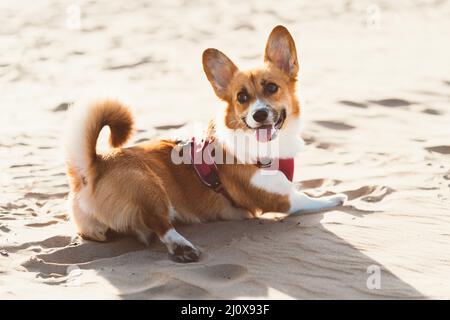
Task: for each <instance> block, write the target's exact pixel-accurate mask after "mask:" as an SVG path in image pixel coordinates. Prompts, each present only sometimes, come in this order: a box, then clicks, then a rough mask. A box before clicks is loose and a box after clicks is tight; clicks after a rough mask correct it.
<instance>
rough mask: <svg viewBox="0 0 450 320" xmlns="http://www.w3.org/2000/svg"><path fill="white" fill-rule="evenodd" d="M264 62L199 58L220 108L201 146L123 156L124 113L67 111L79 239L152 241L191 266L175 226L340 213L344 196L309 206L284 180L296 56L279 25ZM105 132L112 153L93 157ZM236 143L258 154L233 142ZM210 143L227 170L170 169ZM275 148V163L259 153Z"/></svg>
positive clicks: (129, 126) (213, 52) (129, 151)
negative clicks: (249, 66) (244, 66)
mask: <svg viewBox="0 0 450 320" xmlns="http://www.w3.org/2000/svg"><path fill="white" fill-rule="evenodd" d="M264 62H265V64H264V67H262V68H258V69H253V70H250V71H241V70H239V69H238V68H237V67H236V65H235V64H234V63H233V62H232V61H231V60H230V59H229V58H228V57H227V56H226V55H225V54H223V53H222V52H220V51H219V50H217V49H211V48H210V49H207V50H205V51H204V53H203V68H204V71H205V73H206V76H207V78H208V80H209V82H210V83H211V85H212V87H213V89H214V92H215V94H216V95H217V97H218V98H219V99H221V100H222V101H223V102H225V106H224V108H223V109H222V110H221V111H220V112H219V113H218V115H217V117H216V118H215V119H213V120H212V121H211V122H210V124H209V126H208V128H207V130H206V135H205V137H204V139H203V141H202V140H196V141H194V140H191V141H188V142H183V143H181V142H180V141H176V140H158V141H151V142H147V143H143V144H138V145H135V146H132V147H128V148H123V147H121V146H122V145H123V144H124V143H125V142H126V141H127V140H128V139H129V138H130V136H131V134H132V131H133V117H132V114H131V112H130V110H129V108H128V107H127V106H125V105H124V104H122V103H120V102H118V101H116V100H111V99H110V100H108V99H107V100H102V101H97V102H94V103H92V104H90V105H88V106H87V108H81V109H79V110H74V111H73V112H74V114H73V115H71V116H70V121H71V125H70V129H69V140H68V141H67V143H66V148H67V152H66V155H67V157H66V166H67V175H68V177H69V181H70V193H69V204H70V211H71V216H72V219H73V221H74V222H75V224H76V226H77V228H78V232H79V234H80V235H81V236H82V237H83V238H86V239H91V240H96V241H106V240H107V236H106V233H107V231H108V230H109V229H111V230H113V231H115V232H118V233H126V234H133V235H135V236H137V237H138V238H139V239H140V240H141V241H142V242H144V243H146V244H149V242H150V241H151V239H152V237H153V236H154V235H156V236H157V237H158V238H159V239H160V240H161V241H162V242H163V243H164V244H165V245H166V247H167V249H168V254H169V257H170V258H171V259H172V260H173V261H176V262H195V261H198V260H199V257H200V255H201V253H200V250H199V249H197V248H196V247H195V246H194V245H193V244H192V243H191V242H190V241H188V240H187V239H185V238H184V237H183V236H182V235H180V234H179V233H178V232H177V231H176V230H175V227H174V225H176V223H177V222H183V223H196V222H206V221H215V220H239V219H249V218H255V217H258V216H259V215H261V214H262V213H264V212H284V213H288V214H297V213H300V212H305V211H317V210H322V209H326V208H331V207H335V206H339V205H342V204H343V203H344V202H345V201H346V200H347V197H346V196H345V195H343V194H336V195H332V196H327V197H322V198H311V197H309V196H307V195H306V194H304V193H301V192H299V191H298V190H297V189H296V188H295V185H294V184H293V183H292V181H291V180H292V173H293V171H292V170H293V158H294V156H295V155H296V154H297V152H298V151H299V150H300V148H301V146H302V144H303V140H302V139H301V137H300V115H301V112H300V104H299V100H298V98H297V95H296V81H297V74H298V71H299V64H298V58H297V51H296V46H295V43H294V40H293V38H292V36H291V35H290V33H289V32H288V30H287V29H286V28H285V27H283V26H277V27H275V28H274V29H273V30H272V32H271V33H270V36H269V38H268V41H267V44H266V48H265V54H264ZM104 126H109V128H110V131H111V134H110V140H109V142H110V145H111V147H112V148H111V149H110V150H109V151H108V152H106V153H101V154H98V153H97V151H96V143H97V138H98V136H99V133H100V131H101V129H102V128H103V127H104ZM236 137H238V138H239V137H240V138H242V137H243V138H244V140H245V141H246V142H247V143H246V144H247V145H250V146H252V145H256V146H259V147H260V149H261V150H262V151H261V150H260V151H255V150H256V149H258V148H247V147H246V146H245V145H244V146H242V145H239V144H237V143H236ZM238 140H239V139H238ZM211 143H214V148H215V151H216V153H218V152H219V151H220V152H222V153H223V154H225V155H226V156H227V158H228V159H233V160H234V162H233V163H231V164H229V163H218V162H217V163H216V162H214V161H213V162H212V163H208V164H204V163H202V162H200V164H199V163H194V161H192V158H191V162H190V163H176V161H174V154H175V155H176V154H179V152H180V150H181V151H183V150H184V147H185V146H190V147H191V149H190V150H191V151H192V150H197V151H198V150H200V151H203V150H204V149H205V146H206V147H207V146H208V145H212V144H211ZM274 149H276V155H275V156H274V154H273V152H272V153H271V151H268V150H272V151H273V150H274ZM190 155H191V156H194V155H195V152H192V153H191V154H190ZM277 159H279V160H280V161H279V163H281V162H282V161H284V162H285V163H287V170H281V169H279V168H275V170H274V169H273V168H272V169H271V168H269V167H270V164H271V162H272V161H273V162H277V161H276V160H277ZM261 160H265V161H261ZM262 162H265V163H266V165H261V163H262ZM267 164H269V165H267ZM285 167H286V166H285Z"/></svg>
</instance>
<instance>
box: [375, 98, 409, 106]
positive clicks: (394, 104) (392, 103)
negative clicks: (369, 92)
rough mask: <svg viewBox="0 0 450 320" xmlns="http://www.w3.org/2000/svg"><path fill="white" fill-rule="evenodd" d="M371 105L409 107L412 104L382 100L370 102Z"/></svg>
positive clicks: (401, 100) (393, 99)
mask: <svg viewBox="0 0 450 320" xmlns="http://www.w3.org/2000/svg"><path fill="white" fill-rule="evenodd" d="M369 102H370V103H374V104H378V105H380V106H384V107H407V106H409V105H411V104H412V102H409V101H406V100H403V99H397V98H391V99H381V100H369Z"/></svg>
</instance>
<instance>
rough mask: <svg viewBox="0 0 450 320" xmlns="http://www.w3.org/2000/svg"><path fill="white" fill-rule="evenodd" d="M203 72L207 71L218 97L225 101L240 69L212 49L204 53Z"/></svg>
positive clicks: (223, 55)
mask: <svg viewBox="0 0 450 320" xmlns="http://www.w3.org/2000/svg"><path fill="white" fill-rule="evenodd" d="M203 70H205V73H206V76H207V77H208V80H209V82H211V85H212V87H213V88H214V91H215V92H216V95H217V96H218V97H219V98H221V99H225V98H226V96H227V89H228V85H229V84H230V82H231V79H233V76H234V75H235V73H236V72H237V71H238V68H237V67H236V66H235V65H234V63H233V62H232V61H231V60H230V59H229V58H228V57H227V56H226V55H225V54H223V53H222V52H220V51H219V50H217V49H211V48H210V49H206V50H205V51H204V52H203Z"/></svg>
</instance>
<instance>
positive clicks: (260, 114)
mask: <svg viewBox="0 0 450 320" xmlns="http://www.w3.org/2000/svg"><path fill="white" fill-rule="evenodd" d="M252 117H253V119H255V121H256V122H264V121H266V119H267V117H269V111H268V110H267V109H259V110H256V111H255V112H253V114H252Z"/></svg>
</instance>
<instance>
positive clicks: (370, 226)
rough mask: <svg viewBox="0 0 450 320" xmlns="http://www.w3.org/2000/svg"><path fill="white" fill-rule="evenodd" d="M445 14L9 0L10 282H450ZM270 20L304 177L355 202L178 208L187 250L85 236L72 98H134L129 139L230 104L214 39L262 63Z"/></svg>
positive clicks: (202, 291) (197, 119)
mask: <svg viewBox="0 0 450 320" xmlns="http://www.w3.org/2000/svg"><path fill="white" fill-rule="evenodd" d="M449 16H450V1H403V0H402V1H395V2H394V1H331V0H330V1H314V2H308V3H306V2H304V3H303V4H301V3H300V1H286V2H285V1H280V2H273V1H259V0H258V1H257V0H251V1H223V2H217V1H181V0H180V1H144V0H141V1H125V2H124V1H73V2H67V1H54V0H49V1H28V2H27V3H26V4H24V3H23V2H21V1H12V0H11V1H1V2H0V20H1V21H3V23H2V26H1V28H0V52H1V54H0V88H1V94H0V112H1V113H0V115H1V116H0V298H1V299H100V298H107V299H138V298H139V299H243V298H248V299H256V298H264V299H265V298H270V299H319V298H327V299H338V298H343V299H352V298H353V299H391V298H404V299H427V298H440V299H444V298H446V299H448V298H450V108H449V106H450V60H449V57H450V43H449V39H450V19H449V18H448V17H449ZM277 24H282V25H285V26H286V27H287V28H288V29H289V30H290V32H291V33H292V35H293V37H294V39H295V41H296V44H297V49H298V52H299V59H300V73H299V83H298V92H299V94H300V95H301V96H302V117H303V120H304V131H303V133H302V135H303V138H304V139H305V141H306V147H305V148H304V150H303V151H302V153H300V154H299V155H298V157H297V158H296V172H295V179H294V180H295V181H296V183H297V184H298V187H299V188H300V189H302V190H304V191H305V192H307V193H309V194H310V195H313V196H321V195H327V194H333V193H341V192H342V193H345V194H347V195H348V196H349V201H348V203H346V204H345V206H342V207H339V208H336V209H333V210H328V211H323V212H318V213H307V214H303V215H297V216H290V217H284V216H283V215H280V214H276V213H273V214H267V215H265V216H263V217H262V218H261V219H257V220H247V221H240V222H217V223H208V224H198V225H186V226H182V227H180V228H179V232H180V233H181V234H183V235H184V236H186V238H188V239H189V240H190V241H191V242H192V243H194V244H196V245H197V246H198V247H200V248H201V249H202V250H203V256H202V258H201V260H200V261H199V262H198V263H192V264H177V263H174V262H172V261H170V260H169V259H168V257H167V252H166V249H165V247H164V246H163V245H162V244H160V243H155V244H153V245H151V246H150V247H148V248H147V247H145V246H144V245H142V244H141V243H139V242H138V241H137V240H135V239H134V238H131V237H118V238H117V239H114V240H112V241H111V242H107V243H98V242H91V241H86V240H82V239H80V238H79V237H77V235H76V230H75V229H74V226H73V224H72V223H71V222H70V219H69V216H68V211H67V208H66V204H67V194H68V190H69V187H68V182H67V178H66V175H65V167H64V154H63V149H64V148H63V147H64V142H63V139H62V138H63V132H64V129H65V127H66V125H65V123H66V121H67V120H68V119H67V117H68V112H67V109H68V107H69V105H71V104H72V103H76V104H78V103H84V101H89V100H90V99H97V98H102V97H113V98H118V99H120V100H122V101H124V102H126V103H127V104H129V105H131V106H132V108H133V111H134V113H135V117H136V123H137V129H138V131H137V133H136V135H135V136H134V137H133V138H132V139H131V141H130V144H134V143H136V142H143V141H146V140H149V139H154V138H158V137H163V136H177V137H178V136H182V135H183V134H186V131H188V130H185V129H187V128H192V127H201V126H205V125H206V124H207V121H208V120H209V119H210V118H212V117H213V116H214V115H215V113H216V112H217V111H218V110H220V108H223V104H222V103H221V102H220V101H219V100H218V99H217V98H216V97H215V96H214V93H213V90H212V88H211V87H210V84H209V83H208V81H207V80H206V77H205V75H204V73H203V69H202V65H201V54H202V52H203V50H204V49H206V48H209V47H215V48H218V49H220V50H221V51H223V52H225V53H226V54H227V55H228V56H229V57H230V58H231V59H232V60H233V61H234V62H235V63H236V64H237V66H238V67H240V68H242V69H245V68H249V67H255V66H258V65H261V64H262V59H263V50H264V47H265V43H266V40H267V37H268V34H269V32H270V31H271V30H272V28H273V27H274V26H275V25H277ZM80 134H81V133H80Z"/></svg>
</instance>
